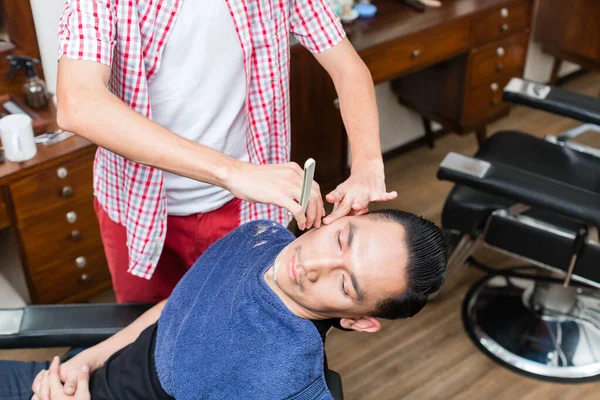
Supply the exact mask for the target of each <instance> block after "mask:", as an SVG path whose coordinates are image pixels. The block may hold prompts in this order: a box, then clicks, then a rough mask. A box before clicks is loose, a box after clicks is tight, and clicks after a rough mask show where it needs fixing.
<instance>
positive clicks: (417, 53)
mask: <svg viewBox="0 0 600 400" xmlns="http://www.w3.org/2000/svg"><path fill="white" fill-rule="evenodd" d="M420 55H421V50H419V49H415V50H413V52H412V57H413V58H417V57H419V56H420Z"/></svg>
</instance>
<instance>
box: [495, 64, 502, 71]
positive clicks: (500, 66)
mask: <svg viewBox="0 0 600 400" xmlns="http://www.w3.org/2000/svg"><path fill="white" fill-rule="evenodd" d="M503 69H504V65H502V64H498V66H497V67H496V70H497V71H498V72H500V71H502V70H503Z"/></svg>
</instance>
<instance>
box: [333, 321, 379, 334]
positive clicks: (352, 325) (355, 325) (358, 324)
mask: <svg viewBox="0 0 600 400" xmlns="http://www.w3.org/2000/svg"><path fill="white" fill-rule="evenodd" d="M340 325H341V326H342V328H344V329H352V330H355V331H358V332H370V333H374V332H377V331H378V330H380V329H381V322H379V320H378V319H377V318H375V317H360V318H356V319H355V318H342V319H341V320H340Z"/></svg>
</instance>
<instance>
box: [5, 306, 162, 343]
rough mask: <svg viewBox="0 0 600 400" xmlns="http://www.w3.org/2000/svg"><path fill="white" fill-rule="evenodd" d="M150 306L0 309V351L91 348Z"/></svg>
mask: <svg viewBox="0 0 600 400" xmlns="http://www.w3.org/2000/svg"><path fill="white" fill-rule="evenodd" d="M152 306H153V304H134V303H131V304H67V305H62V304H61V305H44V306H27V307H24V308H19V309H0V349H11V348H12V349H17V348H42V347H87V346H93V345H94V344H96V343H98V342H101V341H102V340H104V339H106V338H108V337H110V336H112V335H114V334H115V333H117V332H118V331H119V330H121V329H123V328H125V327H126V326H127V325H129V324H130V323H131V322H133V321H134V320H135V319H137V318H138V317H139V316H140V315H141V314H143V313H144V312H145V311H146V310H148V309H149V308H151V307H152Z"/></svg>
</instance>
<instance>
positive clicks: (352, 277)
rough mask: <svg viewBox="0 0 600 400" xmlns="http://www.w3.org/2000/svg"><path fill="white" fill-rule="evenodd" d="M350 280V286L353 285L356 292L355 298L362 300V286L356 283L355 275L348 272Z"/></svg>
mask: <svg viewBox="0 0 600 400" xmlns="http://www.w3.org/2000/svg"><path fill="white" fill-rule="evenodd" d="M350 280H351V281H352V286H354V291H355V292H356V295H357V300H358V301H363V299H364V298H365V293H364V292H363V290H362V288H361V287H360V285H359V284H358V281H357V280H356V275H354V274H353V273H350Z"/></svg>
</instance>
